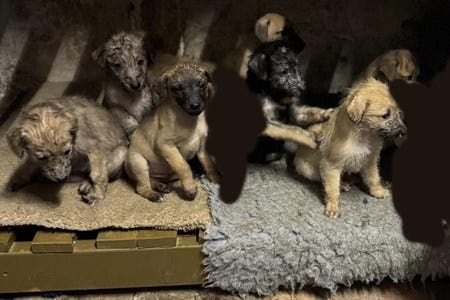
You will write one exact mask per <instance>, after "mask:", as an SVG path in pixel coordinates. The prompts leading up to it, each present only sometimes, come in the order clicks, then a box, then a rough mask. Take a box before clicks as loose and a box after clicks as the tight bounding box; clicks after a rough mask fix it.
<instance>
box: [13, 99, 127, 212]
mask: <svg viewBox="0 0 450 300" xmlns="http://www.w3.org/2000/svg"><path fill="white" fill-rule="evenodd" d="M8 141H9V143H10V145H11V147H12V149H13V150H14V151H15V153H16V154H17V155H18V156H19V157H21V158H23V159H24V160H23V164H22V166H21V167H20V169H19V170H18V172H17V173H16V176H15V178H12V180H11V189H12V190H13V191H15V190H17V189H19V188H21V187H23V186H24V185H26V184H27V183H29V182H30V181H31V180H32V178H33V177H34V175H35V174H36V173H42V174H43V175H44V176H45V177H46V178H47V179H49V180H50V181H53V182H61V181H64V180H65V179H67V178H68V177H69V176H70V175H77V176H78V175H85V173H88V174H89V179H90V181H86V182H85V183H82V184H81V185H80V187H79V189H78V192H79V194H80V195H81V197H82V199H83V200H84V201H85V202H87V203H88V204H92V203H94V202H96V201H100V200H103V198H104V197H105V192H106V187H107V185H108V180H110V179H114V178H116V177H117V176H118V175H119V174H120V173H121V170H122V163H123V161H124V159H125V154H126V152H127V144H128V142H127V140H126V136H125V134H124V132H123V129H122V128H121V127H120V125H118V124H117V122H116V121H115V120H114V118H113V117H112V116H111V115H110V114H109V113H108V111H106V110H105V109H104V108H102V107H101V106H99V105H98V104H96V103H95V102H94V101H92V100H90V99H85V98H80V97H64V98H59V99H54V100H48V101H45V102H42V103H39V104H36V105H34V106H32V107H30V108H29V109H27V110H26V111H24V112H22V114H21V115H20V117H19V119H18V121H17V123H16V124H15V125H14V126H13V127H12V128H11V129H10V131H9V133H8Z"/></svg>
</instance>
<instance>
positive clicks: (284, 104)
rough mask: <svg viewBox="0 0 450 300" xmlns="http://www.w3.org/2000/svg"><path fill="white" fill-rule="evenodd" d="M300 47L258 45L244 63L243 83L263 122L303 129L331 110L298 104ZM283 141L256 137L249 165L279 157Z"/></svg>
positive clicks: (285, 42) (287, 43)
mask: <svg viewBox="0 0 450 300" xmlns="http://www.w3.org/2000/svg"><path fill="white" fill-rule="evenodd" d="M301 49H302V48H299V47H298V45H296V44H294V43H292V42H290V41H288V40H277V41H273V42H267V43H263V44H261V45H260V46H259V47H258V48H257V49H256V50H255V51H254V52H253V55H252V57H251V59H250V61H249V63H248V71H247V79H246V80H247V84H248V86H249V88H250V90H252V91H253V92H255V93H256V94H257V95H258V98H259V100H260V101H261V105H262V109H263V112H264V115H265V117H266V120H267V122H268V123H271V124H273V125H275V126H280V127H283V126H286V125H287V124H295V125H298V126H307V125H310V124H314V123H318V122H323V121H325V120H327V119H328V118H329V116H330V113H331V111H332V110H324V109H321V108H316V107H308V106H306V105H302V104H301V95H302V93H303V91H304V90H305V81H304V79H303V75H302V74H301V72H300V65H299V60H298V54H299V52H300V51H301ZM282 150H283V142H281V141H274V140H273V139H271V138H269V137H261V138H259V140H258V142H257V145H256V147H255V149H254V151H253V152H252V153H251V154H250V155H249V160H250V161H251V162H270V161H273V160H277V159H279V158H281V153H282Z"/></svg>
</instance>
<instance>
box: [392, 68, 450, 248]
mask: <svg viewBox="0 0 450 300" xmlns="http://www.w3.org/2000/svg"><path fill="white" fill-rule="evenodd" d="M391 92H392V95H393V96H394V98H395V99H396V101H397V102H398V103H399V105H400V107H401V108H402V109H403V111H404V113H405V116H406V122H407V124H408V139H407V141H406V142H405V143H404V144H403V145H402V147H401V148H400V149H398V150H397V151H396V153H395V154H394V157H393V182H392V184H393V199H394V204H395V208H396V209H397V211H398V213H399V214H400V216H401V217H402V220H403V231H404V234H405V236H406V237H407V238H408V239H410V240H413V241H417V242H422V243H427V244H430V245H433V246H437V245H439V244H441V243H442V242H443V241H444V237H445V233H444V227H443V226H442V221H443V220H446V221H447V222H450V201H449V199H448V194H447V185H448V175H449V174H448V169H449V167H450V157H449V153H450V147H449V146H448V141H447V140H446V138H445V137H446V136H447V133H448V131H447V122H446V120H447V119H448V111H449V109H447V108H448V106H449V104H448V97H449V95H450V61H449V62H448V63H447V68H446V70H445V71H444V72H442V73H440V74H438V75H436V76H435V77H434V79H433V80H432V81H431V84H430V86H429V87H427V86H424V85H421V84H406V83H405V82H403V81H395V82H393V83H392V84H391Z"/></svg>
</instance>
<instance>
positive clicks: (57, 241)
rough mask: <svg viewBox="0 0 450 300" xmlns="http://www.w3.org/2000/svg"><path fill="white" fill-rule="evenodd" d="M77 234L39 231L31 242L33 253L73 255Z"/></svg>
mask: <svg viewBox="0 0 450 300" xmlns="http://www.w3.org/2000/svg"><path fill="white" fill-rule="evenodd" d="M74 240H75V233H71V232H51V231H38V232H36V234H35V235H34V238H33V241H32V242H31V251H32V252H33V253H72V252H73V242H74Z"/></svg>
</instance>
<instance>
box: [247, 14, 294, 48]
mask: <svg viewBox="0 0 450 300" xmlns="http://www.w3.org/2000/svg"><path fill="white" fill-rule="evenodd" d="M286 23H287V22H286V18H285V17H284V16H282V15H280V14H276V13H267V14H265V15H264V16H262V17H260V18H259V19H258V20H256V23H255V35H256V36H257V37H258V39H259V40H260V41H261V42H263V43H264V42H272V41H276V40H281V39H282V38H283V36H282V33H283V29H284V28H285V26H286Z"/></svg>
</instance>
